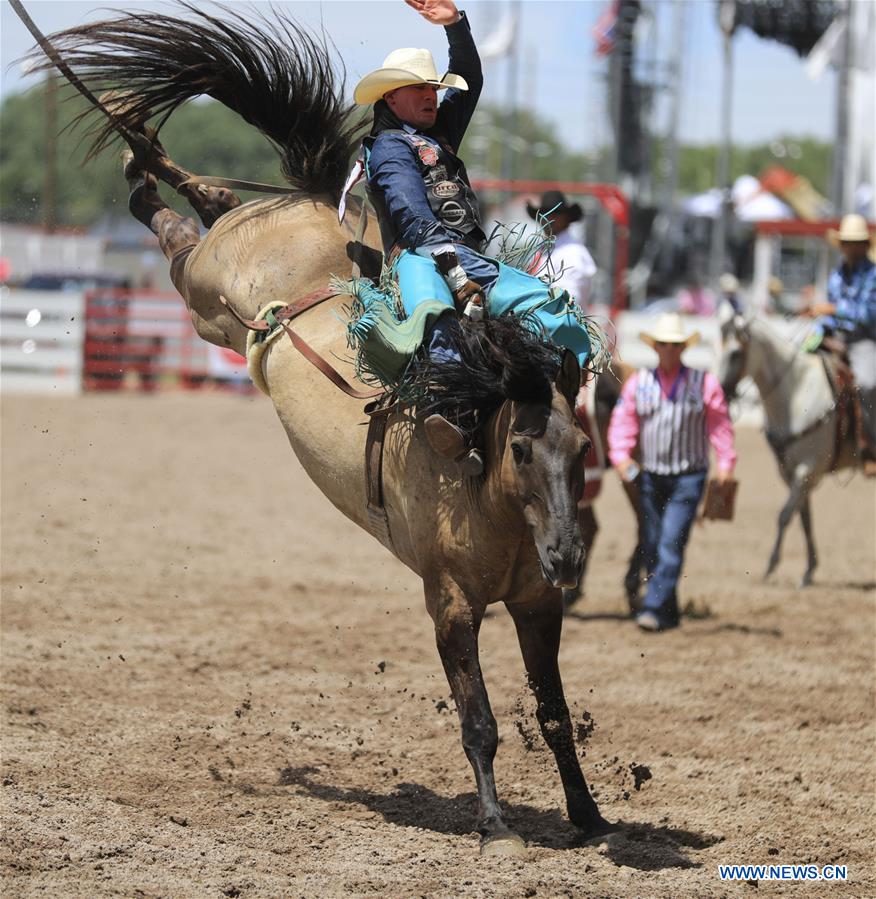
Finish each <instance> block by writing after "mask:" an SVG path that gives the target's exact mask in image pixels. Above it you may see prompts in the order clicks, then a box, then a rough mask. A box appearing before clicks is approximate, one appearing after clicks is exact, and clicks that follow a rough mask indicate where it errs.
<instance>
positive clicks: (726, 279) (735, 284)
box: [718, 272, 742, 314]
mask: <svg viewBox="0 0 876 899" xmlns="http://www.w3.org/2000/svg"><path fill="white" fill-rule="evenodd" d="M718 288H719V289H720V291H721V300H726V301H727V302H728V303H729V304H730V305H731V306H732V307H733V311H734V312H736V313H737V314H738V313H740V312H742V303H741V302H740V300H739V280H738V279H737V277H736V275H732V274H730V272H724V274H723V275H721V277H720V278H719V279H718Z"/></svg>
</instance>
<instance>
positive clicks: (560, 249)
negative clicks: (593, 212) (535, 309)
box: [526, 190, 596, 312]
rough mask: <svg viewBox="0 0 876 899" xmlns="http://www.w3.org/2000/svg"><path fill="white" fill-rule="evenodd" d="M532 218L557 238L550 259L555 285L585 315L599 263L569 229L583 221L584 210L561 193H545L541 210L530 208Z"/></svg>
mask: <svg viewBox="0 0 876 899" xmlns="http://www.w3.org/2000/svg"><path fill="white" fill-rule="evenodd" d="M526 211H527V212H528V213H529V216H530V218H533V219H535V221H536V222H538V224H539V225H541V226H542V227H543V228H544V229H545V231H547V232H549V233H550V234H551V235H553V237H554V238H555V243H554V246H553V249H552V250H551V255H550V268H551V271H552V272H553V273H555V274H556V275H557V279H556V280H555V281H554V285H555V286H556V287H559V288H560V289H561V290H565V291H568V293H569V295H570V296H572V297H573V298H574V299H575V301H576V302H577V303H578V305H579V306H580V307H581V309H582V310H583V311H584V312H587V311H588V305H589V303H590V288H591V286H592V283H593V276H594V275H595V274H596V263H595V262H594V261H593V257H592V256H591V255H590V252H589V251H588V249H587V247H585V246H584V244H583V243H581V241H580V240H578V239H577V238H576V237H575V235H574V233H573V232H572V231H571V230H570V228H569V226H570V225H571V224H573V223H574V222H577V221H580V219H581V206H580V204H579V203H573V204H572V205H571V206H570V205H569V204H568V203H567V202H566V198H565V196H564V195H563V194H562V193H561V192H560V191H558V190H548V191H545V192H544V193H543V194H542V196H541V202H540V203H539V204H538V206H533V205H532V204H531V203H527V204H526Z"/></svg>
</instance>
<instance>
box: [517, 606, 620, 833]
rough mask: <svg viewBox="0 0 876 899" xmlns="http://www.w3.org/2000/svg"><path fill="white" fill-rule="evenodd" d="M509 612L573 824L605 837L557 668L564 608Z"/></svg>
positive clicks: (606, 826)
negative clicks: (582, 769) (578, 748)
mask: <svg viewBox="0 0 876 899" xmlns="http://www.w3.org/2000/svg"><path fill="white" fill-rule="evenodd" d="M508 611H509V612H510V613H511V617H512V618H513V619H514V625H515V627H516V628H517V639H518V640H519V642H520V649H521V651H522V653H523V663H524V665H525V666H526V673H527V675H528V676H529V684H530V686H531V687H532V692H533V693H534V694H535V701H536V717H537V718H538V723H539V725H540V727H541V732H542V735H543V736H544V739H545V742H546V743H547V744H548V746H549V747H550V750H551V752H553V754H554V758H555V759H556V762H557V769H558V770H559V772H560V779H561V780H562V782H563V791H564V792H565V794H566V806H567V808H568V810H569V820H571V822H572V823H573V824H575V825H577V826H578V827H580V828H581V829H582V830H583V831H584V832H585V833H586V834H587V835H589V836H596V835H597V834H600V833H605V832H607V831H609V830H610V829H611V825H609V823H608V822H607V821H606V820H605V819H604V818H603V817H602V815H601V814H600V813H599V809H598V808H597V806H596V802H595V801H594V800H593V797H592V796H591V795H590V790H589V789H588V788H587V782H586V781H585V780H584V775H583V774H582V773H581V765H580V764H579V762H578V756H577V755H576V754H575V742H574V740H573V739H572V720H571V718H570V717H569V707H568V706H567V705H566V698H565V696H564V695H563V683H562V680H561V679H560V669H559V665H558V664H557V655H558V653H559V650H560V631H561V629H562V626H563V610H562V603H561V602H560V599H559V597H557V598H556V599H551V600H549V601H546V602H543V603H540V604H537V605H531V606H515V605H509V606H508Z"/></svg>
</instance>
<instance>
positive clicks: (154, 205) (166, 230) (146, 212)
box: [122, 151, 201, 292]
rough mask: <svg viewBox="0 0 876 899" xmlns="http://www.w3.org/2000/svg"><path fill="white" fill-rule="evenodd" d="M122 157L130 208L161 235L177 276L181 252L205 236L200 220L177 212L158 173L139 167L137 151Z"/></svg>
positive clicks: (163, 246)
mask: <svg viewBox="0 0 876 899" xmlns="http://www.w3.org/2000/svg"><path fill="white" fill-rule="evenodd" d="M122 159H123V163H124V171H125V179H126V180H127V182H128V188H129V189H130V196H129V197H128V208H129V209H130V211H131V215H133V216H134V218H135V219H137V221H139V222H142V223H143V224H144V225H145V226H146V227H147V228H148V229H149V230H150V231H151V232H152V233H153V234H155V235H157V236H158V245H159V246H160V247H161V251H162V252H163V253H164V255H165V256H166V257H167V258H168V259H169V260H170V261H171V277H172V278H173V274H174V265H173V263H174V261H175V260H179V259H180V258H182V257H181V256H180V253H182V252H183V251H184V250H190V249H191V248H192V247H194V246H196V245H197V244H198V243H199V241H200V240H201V232H200V230H199V228H198V225H197V222H195V220H194V219H191V218H184V217H183V216H181V215H180V214H179V213H177V212H174V211H173V210H172V209H171V208H170V207H169V206H168V205H167V203H165V202H164V200H162V199H161V197H160V195H159V193H158V182H157V181H156V180H155V176H154V175H152V174H150V173H149V172H144V171H142V170H141V169H140V168H139V166H138V165H137V163H136V161H135V160H134V155H133V153H131V152H130V151H126V152H125V154H124V155H123V157H122ZM173 281H174V284H175V285H176V287H177V289H179V290H180V292H182V289H181V287H180V285H179V284H177V283H176V279H175V278H174V279H173Z"/></svg>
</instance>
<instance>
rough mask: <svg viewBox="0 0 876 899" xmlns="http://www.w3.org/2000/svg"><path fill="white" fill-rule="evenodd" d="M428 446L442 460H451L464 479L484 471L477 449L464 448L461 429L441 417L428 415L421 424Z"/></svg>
mask: <svg viewBox="0 0 876 899" xmlns="http://www.w3.org/2000/svg"><path fill="white" fill-rule="evenodd" d="M423 429H424V431H425V433H426V439H427V440H428V441H429V446H431V447H432V449H433V450H434V451H435V453H436V454H437V455H439V456H441V458H442V459H452V460H453V461H454V462H457V463H458V464H459V468H460V471H461V472H462V473H463V474H464V475H465V476H466V477H470V478H473V477H477V476H478V475H479V474H481V472H482V471H483V470H484V459H483V456H482V455H481V452H480V450H478V449H469V448H468V447H467V446H466V441H465V434H464V433H463V431H462V429H461V428H459V427H457V426H456V425H455V424H453V423H452V422H449V421H448V420H447V419H446V418H445V417H444V416H443V415H437V414H436V415H430V416H428V417H427V418H426V419H425V420H424V422H423Z"/></svg>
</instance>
